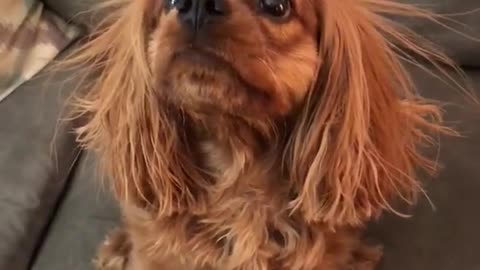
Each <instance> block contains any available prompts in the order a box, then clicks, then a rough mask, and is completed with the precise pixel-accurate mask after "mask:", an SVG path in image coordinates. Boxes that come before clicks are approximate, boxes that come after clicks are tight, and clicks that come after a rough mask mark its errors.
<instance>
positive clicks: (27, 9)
mask: <svg viewBox="0 0 480 270" xmlns="http://www.w3.org/2000/svg"><path fill="white" fill-rule="evenodd" d="M79 34H80V30H79V28H77V27H76V26H74V25H72V24H69V23H66V22H65V21H64V20H62V19H61V18H60V17H59V16H57V15H56V14H54V13H53V12H52V11H50V10H48V9H47V8H46V7H45V6H44V4H43V3H41V2H40V1H38V0H1V1H0V101H2V100H3V99H4V98H5V97H7V96H8V95H9V94H10V93H12V92H13V91H14V90H15V89H16V88H18V86H20V85H21V84H23V83H24V82H25V81H28V80H29V79H31V78H32V77H33V76H34V75H36V74H37V73H38V72H39V71H40V70H41V69H42V68H44V67H45V66H46V65H47V64H48V63H49V62H51V61H52V60H53V59H54V58H55V57H56V56H57V54H58V53H59V52H60V51H62V50H63V49H64V48H65V47H67V46H68V45H69V44H70V43H71V42H72V41H73V40H75V38H77V37H78V36H79Z"/></svg>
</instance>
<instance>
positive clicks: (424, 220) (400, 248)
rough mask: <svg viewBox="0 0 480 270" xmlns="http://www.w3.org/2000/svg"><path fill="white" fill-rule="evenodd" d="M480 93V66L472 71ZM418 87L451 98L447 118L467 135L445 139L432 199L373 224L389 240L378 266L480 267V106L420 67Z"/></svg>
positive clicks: (384, 269) (415, 269)
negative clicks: (407, 214)
mask: <svg viewBox="0 0 480 270" xmlns="http://www.w3.org/2000/svg"><path fill="white" fill-rule="evenodd" d="M468 75H469V76H470V77H471V79H472V80H473V87H474V88H475V92H476V93H477V95H478V94H480V70H478V71H471V72H468ZM416 79H417V82H418V84H419V89H420V90H421V91H422V92H424V94H425V95H426V96H428V97H432V98H435V99H439V100H441V101H443V102H448V103H450V105H448V106H446V109H447V114H446V120H447V122H448V123H449V124H450V125H451V126H454V127H456V129H457V130H458V131H459V132H461V134H462V135H463V136H464V137H461V138H444V139H443V140H442V141H441V144H440V146H441V147H440V162H441V164H442V165H443V167H444V168H443V170H441V171H440V174H439V176H438V177H435V178H434V179H432V180H430V181H428V182H427V194H428V196H429V197H430V200H431V203H433V205H434V206H435V208H432V205H431V204H430V202H429V201H428V200H427V199H425V198H424V199H423V200H421V202H420V204H419V205H418V206H417V207H416V208H415V209H414V211H412V212H411V213H412V215H413V216H412V218H410V219H403V218H399V217H397V216H393V215H388V216H385V217H383V218H382V219H381V221H380V222H378V223H375V224H373V225H372V228H371V230H372V232H371V234H372V235H373V236H374V238H376V239H377V240H379V242H381V243H383V244H384V245H385V256H384V260H383V262H382V265H381V267H379V269H378V270H405V269H408V270H433V269H434V270H477V269H480V256H478V255H479V252H478V251H479V248H478V246H479V243H480V233H479V232H478V229H479V228H480V215H479V214H478V213H479V210H478V206H479V205H480V196H479V194H478V191H479V190H480V166H479V165H480V125H479V123H480V106H479V105H473V103H471V102H469V101H466V100H468V99H466V98H465V97H464V96H462V95H460V94H459V93H458V92H456V91H455V90H453V89H452V88H449V87H446V86H445V84H443V83H440V82H439V81H438V80H434V79H432V78H431V76H430V75H427V74H425V73H424V72H416Z"/></svg>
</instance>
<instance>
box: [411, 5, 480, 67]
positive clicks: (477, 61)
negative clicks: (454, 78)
mask: <svg viewBox="0 0 480 270" xmlns="http://www.w3.org/2000/svg"><path fill="white" fill-rule="evenodd" d="M401 2H404V3H415V4H418V6H420V7H424V8H427V9H429V10H432V11H434V12H436V13H438V14H441V15H448V20H445V19H441V20H440V21H441V22H442V23H444V24H445V25H446V26H447V27H450V28H452V29H455V30H452V29H447V28H446V27H445V26H441V25H439V24H437V23H434V22H430V21H427V20H424V19H412V18H408V19H407V18H402V19H401V21H402V22H403V23H404V24H405V25H407V26H409V27H411V28H412V29H413V30H414V31H415V32H417V33H418V34H420V35H421V36H423V37H424V38H426V39H427V40H429V41H432V42H433V43H435V44H437V45H438V46H439V47H440V48H443V49H444V51H445V52H446V53H447V54H448V55H449V56H450V57H452V59H454V60H455V61H457V62H459V63H460V64H462V65H464V66H473V67H480V49H479V48H480V1H478V0H448V1H447V0H444V1H439V0H401ZM455 31H456V32H457V33H456V32H455Z"/></svg>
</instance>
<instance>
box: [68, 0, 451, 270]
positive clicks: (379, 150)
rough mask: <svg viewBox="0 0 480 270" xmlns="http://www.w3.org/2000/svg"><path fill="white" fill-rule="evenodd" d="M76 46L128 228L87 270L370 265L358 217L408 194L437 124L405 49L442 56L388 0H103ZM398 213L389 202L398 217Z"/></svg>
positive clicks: (413, 191)
mask: <svg viewBox="0 0 480 270" xmlns="http://www.w3.org/2000/svg"><path fill="white" fill-rule="evenodd" d="M105 7H108V8H109V12H110V13H109V14H110V15H109V16H108V18H106V19H105V22H104V23H103V24H102V25H101V26H100V27H99V30H98V31H97V32H95V33H94V34H93V35H92V36H91V37H89V39H88V41H87V42H86V44H85V45H84V46H83V47H82V48H80V49H79V50H78V51H77V52H76V54H75V55H74V56H72V58H71V60H70V61H71V62H75V63H83V64H86V65H87V67H88V68H89V70H90V72H91V73H95V74H96V76H97V77H96V79H95V80H94V81H93V83H92V84H91V85H89V86H88V89H87V90H88V91H87V92H85V93H83V94H82V95H81V96H80V97H79V98H78V99H77V101H76V102H75V104H74V109H75V111H74V112H75V113H76V115H77V116H82V117H83V118H84V119H85V121H84V123H83V124H82V125H81V126H80V127H79V128H78V130H77V131H78V140H79V141H80V142H81V143H82V144H83V145H84V146H85V147H86V148H88V149H92V150H93V151H95V152H96V153H97V154H98V156H99V161H100V164H101V170H102V171H103V172H105V174H106V177H105V181H106V184H107V185H108V186H110V187H111V188H112V190H113V194H114V195H115V196H116V198H117V200H118V202H119V204H120V205H121V209H122V215H123V221H124V224H123V227H122V228H120V229H118V230H116V231H114V232H112V233H111V234H109V236H108V237H107V240H106V241H105V243H103V244H102V245H101V247H100V248H99V253H98V256H97V258H96V262H95V265H96V267H97V269H98V270H107V269H108V270H127V269H128V270H158V269H162V270H183V269H185V270H200V269H211V270H217V269H218V270H220V269H221V270H279V269H285V270H286V269H288V270H347V269H350V270H372V269H374V268H375V266H376V265H377V263H378V261H379V260H380V258H381V253H382V251H381V247H379V246H374V245H368V244H366V242H364V240H363V237H362V231H363V230H364V227H365V225H366V224H367V223H368V222H369V221H371V220H374V219H376V218H378V217H379V216H380V215H381V214H382V213H384V212H395V213H397V211H396V210H395V209H396V208H395V203H396V202H397V201H402V200H403V201H405V202H408V203H412V204H413V203H415V201H416V199H417V197H418V194H421V192H422V185H421V182H420V181H418V180H417V178H418V177H417V176H416V175H417V173H418V171H419V170H424V171H427V172H431V171H433V170H434V169H435V167H436V165H435V163H434V162H432V161H431V160H429V159H428V158H427V157H426V156H425V155H422V149H423V148H424V146H430V145H431V143H432V141H433V140H432V138H434V137H433V136H435V135H436V134H439V133H449V132H450V130H449V129H448V128H447V127H445V126H444V124H443V122H442V115H441V109H440V108H439V106H438V105H437V104H436V103H435V102H430V101H428V100H427V99H424V98H422V97H421V96H420V95H419V94H418V93H416V91H415V88H414V85H413V83H412V81H411V79H410V76H409V74H408V72H407V69H406V67H405V66H404V62H405V60H406V62H414V63H419V62H416V61H417V60H416V59H421V60H426V61H429V62H434V63H439V62H441V63H445V64H451V61H450V60H449V59H448V58H447V57H446V56H445V55H443V54H441V53H439V52H437V51H435V50H433V49H431V48H430V47H426V46H424V42H423V41H422V40H421V39H420V38H419V37H418V36H416V35H415V34H414V33H413V32H412V31H411V30H408V29H407V28H405V27H404V26H401V25H399V24H397V23H395V21H393V20H392V18H391V17H392V16H396V15H400V16H403V15H406V16H414V17H421V18H426V19H432V18H433V19H435V15H433V14H432V13H429V12H428V11H424V10H420V9H417V8H414V7H412V6H410V5H407V4H402V3H398V2H394V1H390V0H329V1H327V0H168V1H167V0H164V1H161V0H110V1H107V2H106V3H105ZM398 214H400V213H398Z"/></svg>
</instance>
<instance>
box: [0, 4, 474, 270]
mask: <svg viewBox="0 0 480 270" xmlns="http://www.w3.org/2000/svg"><path fill="white" fill-rule="evenodd" d="M45 2H46V3H47V4H48V5H49V6H50V7H51V8H52V9H54V10H56V11H57V12H58V13H59V14H61V15H62V16H64V17H65V18H68V19H71V20H73V21H74V22H76V23H78V24H81V25H84V26H85V27H86V29H87V31H88V29H91V27H92V26H93V25H95V24H96V23H97V22H98V19H99V18H100V17H101V14H96V13H95V11H94V12H93V13H85V12H84V11H86V10H90V9H92V3H94V2H97V1H96V0H77V1H64V0H46V1H45ZM409 2H420V3H425V2H427V3H437V2H441V1H436V0H409ZM436 5H437V6H438V7H437V8H438V9H437V10H438V11H441V12H445V13H458V12H464V11H470V10H473V9H475V8H480V2H478V0H449V1H446V0H445V1H443V3H442V4H436ZM457 19H458V20H459V21H460V22H462V23H464V25H463V26H461V25H457V26H458V27H459V28H460V30H462V31H464V32H466V33H467V34H470V35H476V36H477V37H480V12H477V13H472V14H467V15H464V16H460V17H457ZM404 23H407V24H410V25H412V26H413V27H414V28H415V29H416V30H418V31H420V32H421V33H422V34H423V35H425V36H426V37H428V38H430V39H431V40H433V41H434V42H436V43H438V44H439V45H441V46H442V47H444V48H445V49H446V51H447V52H448V53H449V54H450V55H451V56H452V57H453V58H454V59H455V60H457V61H458V62H459V63H460V64H461V65H462V66H463V67H464V69H465V71H466V74H467V75H468V77H469V80H470V82H471V85H472V86H473V88H474V89H476V91H477V92H478V91H480V43H479V42H475V41H473V40H469V39H466V38H464V37H461V36H460V35H456V34H453V33H452V32H449V31H446V30H444V29H442V28H441V27H438V26H435V25H432V24H425V23H424V22H418V21H416V20H409V21H405V22H404ZM72 49H75V45H73V46H72V48H70V50H72ZM61 57H62V56H60V58H61ZM412 72H413V74H414V77H415V79H416V82H417V84H418V87H419V89H420V91H421V92H422V93H423V94H424V95H426V96H428V97H431V98H435V99H439V100H441V101H445V102H449V103H450V104H451V106H448V107H447V120H448V121H450V123H452V124H453V125H455V126H457V127H458V129H460V131H462V133H463V134H464V137H462V138H445V139H442V147H441V154H440V157H439V159H440V160H441V161H442V163H443V164H444V165H445V169H444V170H443V171H442V172H441V174H440V175H439V176H438V177H436V178H435V180H433V181H430V182H428V183H429V184H428V186H427V190H428V194H429V196H430V199H431V200H432V201H433V203H434V204H435V207H436V210H433V209H432V207H431V205H430V204H429V203H428V201H427V200H425V199H424V200H422V201H421V202H420V204H419V205H418V206H417V207H415V209H414V211H413V214H414V216H413V217H412V218H410V219H402V218H399V217H396V216H385V217H383V218H382V219H381V220H380V221H379V222H375V223H373V224H371V226H370V229H369V231H370V235H371V237H372V238H373V239H375V240H378V241H380V242H382V243H383V244H384V245H385V257H384V260H383V261H382V265H381V266H380V270H406V269H408V270H479V269H480V247H479V243H480V210H479V209H478V207H480V195H479V194H480V193H479V192H480V111H479V110H478V109H477V108H476V107H475V106H473V105H472V104H470V103H469V102H467V101H466V100H465V99H464V98H463V97H462V96H461V95H460V94H459V93H458V92H456V91H455V90H453V89H452V88H451V87H449V86H447V85H446V84H445V83H442V82H440V81H439V80H437V79H435V78H433V77H432V76H430V75H429V74H428V73H426V72H424V71H421V70H418V69H415V68H413V67H412ZM74 75H75V70H73V71H66V72H63V73H58V74H55V75H53V77H52V76H50V75H49V74H45V73H42V74H39V75H38V76H37V77H36V78H35V79H34V80H32V81H30V82H28V83H26V84H24V85H23V86H22V87H21V88H20V89H19V90H18V91H16V92H15V93H14V94H12V95H11V96H10V97H9V98H7V99H6V100H5V101H4V102H2V103H0V270H26V269H33V270H89V269H92V265H91V259H92V257H93V255H94V253H95V249H96V246H97V245H98V243H99V242H100V241H101V240H102V239H103V237H104V234H105V232H106V231H107V230H108V229H110V228H112V227H114V226H115V225H116V224H118V210H117V208H116V206H115V204H114V203H113V202H112V200H111V199H110V197H109V195H108V193H106V192H103V191H102V190H101V189H100V188H99V187H98V186H97V185H96V184H95V182H96V179H97V177H98V175H97V173H96V171H95V158H94V157H93V156H92V155H90V154H89V153H86V152H82V151H81V150H80V149H79V147H78V146H77V144H76V143H75V138H74V136H73V134H72V125H73V123H68V122H63V121H59V119H60V118H61V117H60V116H61V115H62V111H63V108H64V105H65V102H66V98H67V96H68V95H69V94H70V93H71V91H72V89H73V86H74V85H75V83H76V79H75V76H74ZM67 79H68V80H67ZM52 142H53V143H52Z"/></svg>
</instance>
